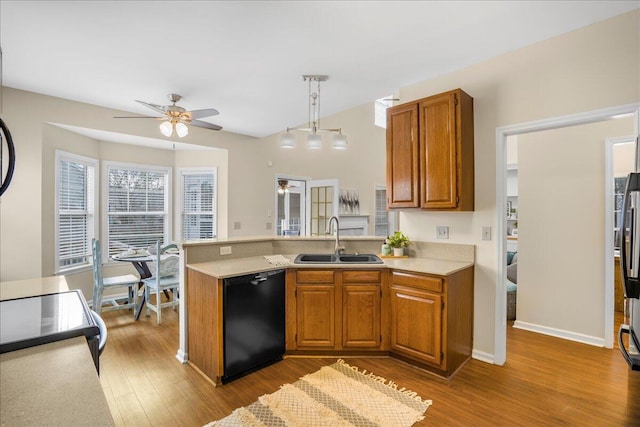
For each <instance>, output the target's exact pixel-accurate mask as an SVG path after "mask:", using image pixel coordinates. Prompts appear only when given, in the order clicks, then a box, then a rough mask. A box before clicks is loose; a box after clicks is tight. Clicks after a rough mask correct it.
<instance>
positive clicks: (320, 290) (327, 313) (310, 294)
mask: <svg viewBox="0 0 640 427" xmlns="http://www.w3.org/2000/svg"><path fill="white" fill-rule="evenodd" d="M334 276H335V273H334V272H333V271H330V270H327V271H298V272H297V286H296V299H297V304H296V331H297V336H296V344H297V346H298V347H325V348H334V347H335V344H336V340H335V336H336V291H335V288H336V286H335V280H334Z"/></svg>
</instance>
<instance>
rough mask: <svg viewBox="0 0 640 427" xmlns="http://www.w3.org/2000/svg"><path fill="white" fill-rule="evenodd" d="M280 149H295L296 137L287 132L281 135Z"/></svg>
mask: <svg viewBox="0 0 640 427" xmlns="http://www.w3.org/2000/svg"><path fill="white" fill-rule="evenodd" d="M280 147H282V148H295V147H296V136H295V135H294V134H291V133H289V132H288V131H287V133H283V134H281V135H280Z"/></svg>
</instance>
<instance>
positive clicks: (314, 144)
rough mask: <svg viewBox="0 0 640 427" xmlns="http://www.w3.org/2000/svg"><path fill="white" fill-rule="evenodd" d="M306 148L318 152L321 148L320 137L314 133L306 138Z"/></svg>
mask: <svg viewBox="0 0 640 427" xmlns="http://www.w3.org/2000/svg"><path fill="white" fill-rule="evenodd" d="M307 148H310V149H312V150H318V149H320V148H322V137H321V136H320V135H318V134H315V133H312V134H311V135H309V136H307Z"/></svg>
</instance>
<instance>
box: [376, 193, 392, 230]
mask: <svg viewBox="0 0 640 427" xmlns="http://www.w3.org/2000/svg"><path fill="white" fill-rule="evenodd" d="M374 232H375V235H376V236H388V235H389V234H390V233H389V213H388V212H387V190H386V189H385V188H380V187H378V188H376V216H375V231H374Z"/></svg>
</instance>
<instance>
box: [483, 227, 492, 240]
mask: <svg viewBox="0 0 640 427" xmlns="http://www.w3.org/2000/svg"><path fill="white" fill-rule="evenodd" d="M482 240H491V226H489V225H484V226H483V227H482Z"/></svg>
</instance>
